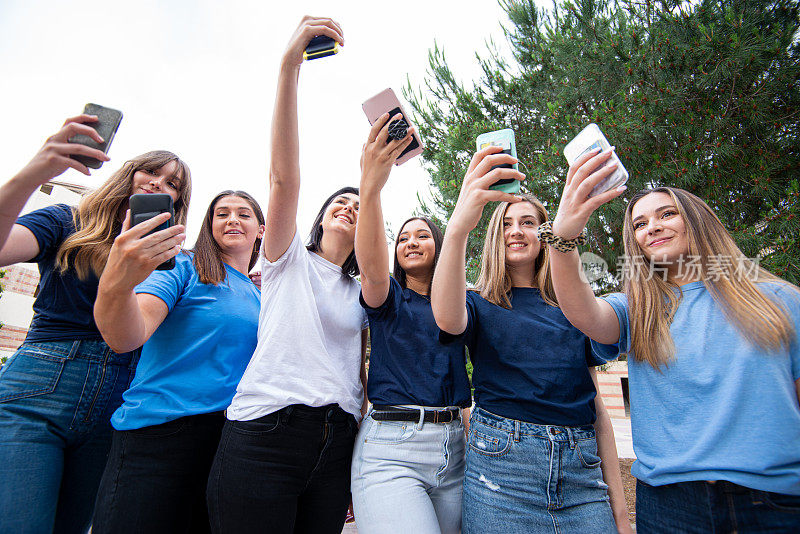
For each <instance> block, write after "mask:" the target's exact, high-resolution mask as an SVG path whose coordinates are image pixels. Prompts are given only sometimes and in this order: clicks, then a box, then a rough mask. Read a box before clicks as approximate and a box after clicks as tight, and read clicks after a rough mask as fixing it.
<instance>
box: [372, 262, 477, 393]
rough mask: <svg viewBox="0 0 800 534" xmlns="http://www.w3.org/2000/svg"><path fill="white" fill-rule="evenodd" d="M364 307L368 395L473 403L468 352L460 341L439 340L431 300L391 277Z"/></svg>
mask: <svg viewBox="0 0 800 534" xmlns="http://www.w3.org/2000/svg"><path fill="white" fill-rule="evenodd" d="M360 301H361V306H363V307H364V308H365V309H366V310H367V317H368V318H369V331H370V340H371V343H372V349H371V351H370V359H369V380H368V381H367V398H369V400H370V402H372V403H373V404H378V405H381V404H383V405H391V404H417V405H421V406H461V407H464V408H465V407H468V406H470V405H471V404H472V397H471V394H470V387H469V378H468V377H467V366H466V356H465V354H464V347H463V346H462V345H461V344H460V343H450V344H447V345H443V344H442V343H441V342H440V341H439V328H438V327H437V326H436V321H435V320H434V318H433V311H432V310H431V303H430V300H428V299H427V298H426V297H423V296H422V295H420V294H419V293H416V292H414V291H412V290H410V289H403V288H402V287H400V284H399V283H398V282H397V280H395V279H394V278H390V279H389V294H388V295H387V296H386V301H384V303H383V304H381V305H380V306H379V307H377V308H370V307H369V306H367V304H366V303H365V302H364V298H363V296H362V297H360Z"/></svg>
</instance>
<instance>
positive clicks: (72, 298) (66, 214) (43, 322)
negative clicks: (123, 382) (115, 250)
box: [17, 204, 102, 343]
mask: <svg viewBox="0 0 800 534" xmlns="http://www.w3.org/2000/svg"><path fill="white" fill-rule="evenodd" d="M17 224H19V225H22V226H24V227H25V228H27V229H28V230H30V231H31V232H33V235H34V236H35V237H36V241H37V243H39V254H37V255H36V257H34V258H31V260H30V261H31V262H32V263H37V264H38V266H39V294H38V295H37V296H36V301H35V302H34V303H33V320H32V321H31V326H30V328H29V329H28V335H27V337H26V338H25V341H26V342H27V343H40V342H45V341H64V340H75V339H102V336H101V335H100V331H99V330H97V325H95V324H94V316H93V315H92V308H93V307H94V301H95V299H96V298H97V284H98V278H97V277H96V276H95V275H94V273H92V272H91V271H89V277H88V278H87V279H86V280H81V279H79V278H78V275H77V273H76V272H75V269H73V268H72V267H70V268H69V269H67V271H66V272H65V273H64V274H63V275H62V274H60V273H59V272H58V269H56V267H55V259H56V252H58V249H59V247H61V244H62V243H63V242H64V240H65V239H66V238H67V237H69V236H70V235H72V234H73V233H75V225H74V224H73V221H72V208H71V207H69V206H67V205H66V204H55V205H53V206H48V207H46V208H42V209H39V210H36V211H33V212H31V213H28V214H26V215H23V216H21V217H20V218H19V219H17Z"/></svg>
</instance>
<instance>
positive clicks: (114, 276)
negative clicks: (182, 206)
mask: <svg viewBox="0 0 800 534" xmlns="http://www.w3.org/2000/svg"><path fill="white" fill-rule="evenodd" d="M167 219H169V214H166V213H162V214H160V215H158V216H156V217H153V218H152V219H150V220H147V221H145V222H143V223H140V224H137V225H136V226H134V227H133V228H130V212H129V213H128V215H127V217H125V222H124V223H123V225H122V233H120V234H119V236H117V238H116V239H115V240H114V245H113V246H112V247H111V252H110V253H109V255H108V262H107V263H106V267H105V269H104V270H103V275H102V276H101V277H100V284H99V285H98V288H97V300H95V303H94V321H95V323H96V324H97V328H98V330H100V334H102V336H103V339H104V340H105V341H106V343H108V346H109V347H111V349H112V350H114V352H118V353H120V352H128V351H131V350H134V349H137V348H139V347H141V346H142V345H144V343H145V341H147V340H148V339H150V336H151V335H153V332H155V331H156V329H157V328H158V327H159V325H160V324H161V323H162V321H164V318H165V317H166V316H167V313H168V311H169V309H168V308H167V305H166V304H165V303H164V301H162V300H161V299H160V298H158V297H155V296H153V295H145V294H142V295H136V294H135V293H134V288H135V287H136V285H137V284H139V283H141V282H143V281H144V280H145V278H147V277H148V276H149V275H150V273H152V272H153V270H155V268H156V267H158V266H159V265H160V264H161V263H163V262H165V261H167V260H168V259H170V258H173V257H175V256H176V255H177V254H178V253H179V252H180V250H181V247H180V243H182V242H183V240H184V239H185V237H186V235H185V234H184V233H183V232H184V227H183V226H181V225H176V226H172V227H170V228H167V229H166V230H161V231H159V232H156V233H154V234H151V235H149V236H144V234H146V233H147V232H149V231H150V230H152V229H153V228H155V227H157V226H158V225H159V224H161V223H163V222H165V221H166V220H167Z"/></svg>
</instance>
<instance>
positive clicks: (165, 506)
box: [92, 412, 225, 534]
mask: <svg viewBox="0 0 800 534" xmlns="http://www.w3.org/2000/svg"><path fill="white" fill-rule="evenodd" d="M224 423H225V417H224V415H223V414H222V412H215V413H210V414H203V415H192V416H187V417H181V418H180V419H176V420H174V421H169V422H167V423H164V424H161V425H155V426H149V427H144V428H141V429H138V430H124V431H117V430H115V431H114V435H113V437H112V441H111V452H110V453H109V455H108V463H107V464H106V469H105V471H104V472H103V479H102V480H101V481H100V490H99V491H98V494H97V503H96V504H95V514H94V521H93V524H92V533H93V534H105V533H112V534H125V533H128V532H129V533H131V534H134V533H136V534H139V533H142V532H147V533H148V534H152V533H157V532H164V533H173V532H192V533H195V532H209V531H210V529H209V524H208V510H207V508H206V499H205V490H206V485H207V483H208V472H209V470H210V469H211V463H212V462H213V460H214V454H215V453H216V451H217V445H218V444H219V437H220V434H221V433H222V426H223V424H224Z"/></svg>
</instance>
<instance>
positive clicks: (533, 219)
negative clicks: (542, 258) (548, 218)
mask: <svg viewBox="0 0 800 534" xmlns="http://www.w3.org/2000/svg"><path fill="white" fill-rule="evenodd" d="M540 224H541V222H540V221H539V218H538V214H537V212H536V208H535V207H534V205H533V204H531V203H530V202H517V203H515V204H510V205H509V206H508V209H507V210H506V213H505V215H504V216H503V240H504V243H505V247H506V250H505V253H506V266H508V267H510V268H512V269H526V270H527V269H530V271H531V272H533V269H534V265H535V263H536V258H537V257H538V256H539V252H540V250H541V244H540V243H539V239H538V238H537V237H536V230H537V229H538V228H539V225H540Z"/></svg>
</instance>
